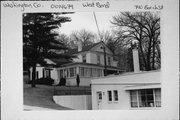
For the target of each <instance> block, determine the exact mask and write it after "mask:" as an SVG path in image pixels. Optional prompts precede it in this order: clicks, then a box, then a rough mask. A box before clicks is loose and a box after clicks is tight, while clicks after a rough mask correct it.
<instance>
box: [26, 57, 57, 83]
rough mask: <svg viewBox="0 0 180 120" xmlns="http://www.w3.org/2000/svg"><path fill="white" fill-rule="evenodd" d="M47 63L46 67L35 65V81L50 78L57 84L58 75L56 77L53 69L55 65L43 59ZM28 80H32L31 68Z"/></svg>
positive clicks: (55, 71)
mask: <svg viewBox="0 0 180 120" xmlns="http://www.w3.org/2000/svg"><path fill="white" fill-rule="evenodd" d="M45 61H46V62H47V64H48V65H47V66H41V65H39V64H37V66H36V79H40V78H52V79H54V80H55V82H58V81H59V80H58V75H57V70H56V68H55V67H54V65H56V63H55V62H53V61H52V60H49V59H45ZM29 79H30V80H32V68H30V78H29Z"/></svg>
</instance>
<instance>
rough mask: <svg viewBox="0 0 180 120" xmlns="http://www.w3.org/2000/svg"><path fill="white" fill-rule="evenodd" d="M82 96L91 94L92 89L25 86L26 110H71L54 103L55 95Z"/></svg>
mask: <svg viewBox="0 0 180 120" xmlns="http://www.w3.org/2000/svg"><path fill="white" fill-rule="evenodd" d="M72 94H73V95H80V94H90V87H70V86H69V87H65V86H46V85H36V87H35V88H31V85H29V84H26V85H25V86H24V110H71V109H70V108H66V107H63V106H60V105H57V104H55V103H54V101H53V99H52V97H53V95H72Z"/></svg>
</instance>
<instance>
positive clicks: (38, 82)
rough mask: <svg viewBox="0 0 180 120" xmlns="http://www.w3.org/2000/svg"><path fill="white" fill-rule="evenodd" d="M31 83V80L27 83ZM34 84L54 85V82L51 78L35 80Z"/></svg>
mask: <svg viewBox="0 0 180 120" xmlns="http://www.w3.org/2000/svg"><path fill="white" fill-rule="evenodd" d="M31 83H32V80H31V81H29V84H31ZM35 83H36V84H40V85H52V84H53V83H54V80H53V79H52V78H40V79H37V80H35Z"/></svg>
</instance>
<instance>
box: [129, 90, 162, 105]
mask: <svg viewBox="0 0 180 120" xmlns="http://www.w3.org/2000/svg"><path fill="white" fill-rule="evenodd" d="M130 98H131V107H161V89H142V90H132V91H130Z"/></svg>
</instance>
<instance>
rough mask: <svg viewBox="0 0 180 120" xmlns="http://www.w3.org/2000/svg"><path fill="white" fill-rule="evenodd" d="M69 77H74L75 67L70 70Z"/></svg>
mask: <svg viewBox="0 0 180 120" xmlns="http://www.w3.org/2000/svg"><path fill="white" fill-rule="evenodd" d="M69 70H70V77H74V76H75V75H76V67H73V68H70V69H69Z"/></svg>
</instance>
